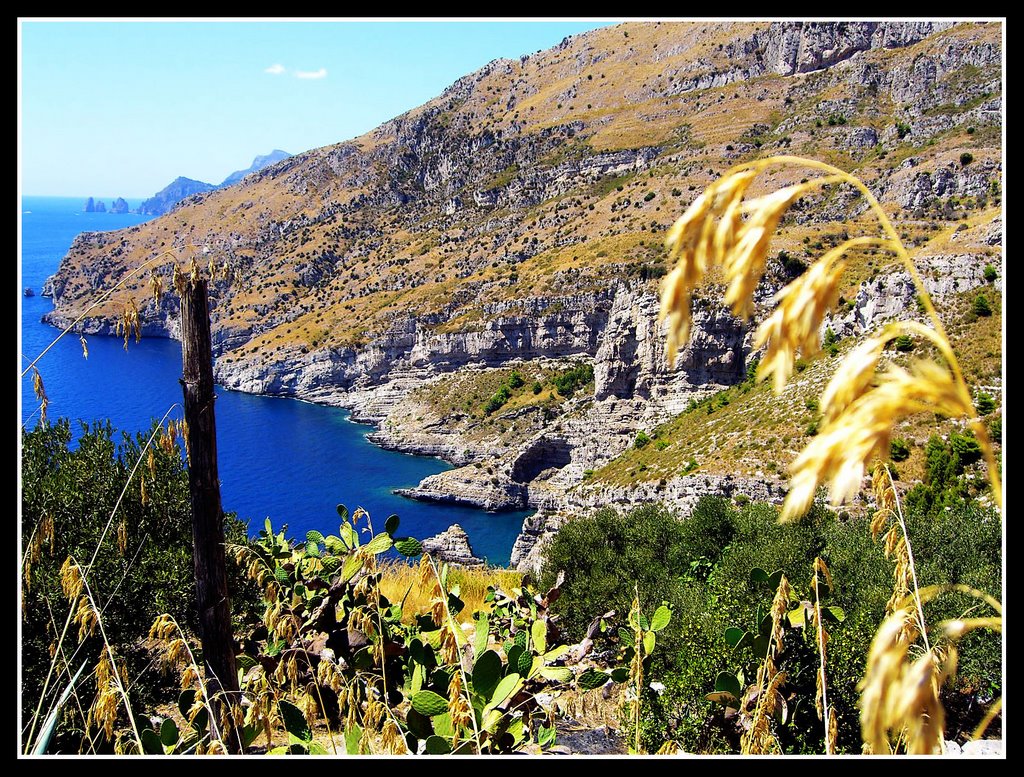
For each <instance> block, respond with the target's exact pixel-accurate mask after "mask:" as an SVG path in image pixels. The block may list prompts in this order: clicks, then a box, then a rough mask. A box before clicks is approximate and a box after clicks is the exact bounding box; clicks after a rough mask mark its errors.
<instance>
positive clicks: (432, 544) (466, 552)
mask: <svg viewBox="0 0 1024 777" xmlns="http://www.w3.org/2000/svg"><path fill="white" fill-rule="evenodd" d="M423 550H424V551H425V552H426V553H429V554H430V555H431V556H433V557H434V558H436V559H440V560H441V561H444V562H446V563H448V564H455V565H458V566H460V567H482V566H484V564H485V562H484V560H483V559H480V558H477V557H476V556H474V555H473V548H472V546H470V544H469V536H468V535H467V534H466V530H465V529H463V528H462V527H461V526H459V524H457V523H453V524H452V525H451V526H449V527H448V528H447V529H446V530H445V531H443V532H441V533H440V534H435V535H434V536H433V537H427V538H426V539H425V540H423Z"/></svg>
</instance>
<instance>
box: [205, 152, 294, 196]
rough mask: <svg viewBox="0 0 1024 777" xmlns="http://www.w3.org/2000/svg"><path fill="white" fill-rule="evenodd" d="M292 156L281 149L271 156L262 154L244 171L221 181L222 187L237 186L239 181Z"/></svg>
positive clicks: (234, 173)
mask: <svg viewBox="0 0 1024 777" xmlns="http://www.w3.org/2000/svg"><path fill="white" fill-rule="evenodd" d="M290 156H291V154H289V153H288V152H287V151H282V150H281V149H279V148H275V149H274V150H273V151H271V152H270V153H269V154H261V155H260V156H258V157H256V158H255V159H253V160H252V164H251V165H249V166H248V167H247V168H245V169H244V170H235V172H233V173H231V174H230V175H229V176H228V177H227V178H225V179H224V180H223V181H221V182H220V185H221V186H222V187H224V186H232V185H233V184H236V183H238V182H239V181H241V180H242V179H243V178H245V176H247V175H249V174H250V173H255V172H256V171H258V170H262V169H263V168H264V167H268V166H269V165H272V164H274V163H275V162H280V161H281V160H282V159H287V158H288V157H290Z"/></svg>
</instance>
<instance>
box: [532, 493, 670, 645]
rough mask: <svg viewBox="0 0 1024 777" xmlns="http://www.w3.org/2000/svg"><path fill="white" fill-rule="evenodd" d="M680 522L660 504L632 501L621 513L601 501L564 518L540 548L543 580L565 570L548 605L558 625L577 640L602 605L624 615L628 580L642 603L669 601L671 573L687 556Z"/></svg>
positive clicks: (629, 592) (628, 598) (603, 609)
mask: <svg viewBox="0 0 1024 777" xmlns="http://www.w3.org/2000/svg"><path fill="white" fill-rule="evenodd" d="M685 526H686V524H685V522H682V521H679V520H677V519H676V518H675V517H674V516H673V515H672V514H671V513H669V512H668V510H666V509H665V508H664V507H663V506H661V505H644V506H642V507H637V508H635V509H633V510H632V511H630V512H629V513H628V514H627V515H622V514H620V513H618V512H617V511H616V510H615V509H613V508H611V507H604V508H602V509H600V510H598V511H597V512H595V513H593V514H592V515H589V516H582V517H574V518H570V519H569V520H567V521H566V522H565V524H563V525H562V527H561V528H560V529H559V530H558V533H557V534H556V535H555V537H554V539H553V540H552V541H551V543H550V544H549V545H548V547H547V548H546V550H545V553H544V562H543V569H542V574H541V584H542V586H547V585H549V584H550V583H552V582H553V581H554V580H555V577H556V576H557V574H558V572H559V570H564V572H565V575H566V576H565V582H564V583H563V586H562V595H561V597H560V598H559V599H558V601H557V602H556V603H555V605H554V610H555V611H556V612H558V613H559V615H560V617H561V621H560V626H561V628H563V629H564V630H565V631H566V632H567V633H568V634H569V636H570V638H571V639H572V640H574V641H578V640H580V639H582V638H583V636H584V635H585V633H586V629H587V626H588V625H589V624H590V622H591V620H592V619H593V618H595V617H596V616H598V615H601V614H602V613H604V612H607V611H608V610H615V611H616V612H618V613H620V614H621V615H622V616H625V613H627V612H629V607H630V603H631V602H632V600H633V584H634V583H635V584H636V585H637V586H638V589H639V592H640V602H641V605H642V606H648V605H649V604H650V603H658V602H661V601H662V600H663V599H668V600H669V601H671V600H672V597H671V595H670V594H671V592H672V590H673V589H674V586H675V580H674V577H675V576H676V575H678V574H679V573H680V572H681V571H682V570H683V569H685V568H686V566H687V563H688V560H689V559H688V553H687V548H686V546H685V545H684V544H683V538H684V537H685V536H686V529H685ZM673 620H674V619H673ZM670 628H671V627H670Z"/></svg>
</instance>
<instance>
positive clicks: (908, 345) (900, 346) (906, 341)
mask: <svg viewBox="0 0 1024 777" xmlns="http://www.w3.org/2000/svg"><path fill="white" fill-rule="evenodd" d="M894 343H895V346H896V350H897V351H899V352H900V353H907V352H909V351H913V350H914V339H913V338H912V337H911V336H910V335H900V336H899V337H897V338H896V340H895V341H894Z"/></svg>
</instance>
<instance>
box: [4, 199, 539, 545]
mask: <svg viewBox="0 0 1024 777" xmlns="http://www.w3.org/2000/svg"><path fill="white" fill-rule="evenodd" d="M85 199H86V198H85V197H81V198H67V197H25V198H23V199H22V217H21V218H22V281H21V286H22V288H24V287H25V286H29V287H31V288H32V289H33V290H34V291H35V292H36V296H35V297H22V298H21V302H22V306H23V307H22V314H21V333H22V344H21V352H22V354H24V355H25V356H27V357H28V358H29V359H32V358H35V356H36V355H37V354H39V353H40V352H41V351H42V350H43V349H44V348H45V347H46V346H47V345H48V344H49V343H50V341H52V340H53V338H54V337H55V336H56V335H57V334H58V330H56V329H54V328H53V327H50V326H47V325H46V324H43V323H41V322H40V317H41V316H42V315H43V314H44V313H45V312H47V311H48V310H50V309H51V307H52V306H51V304H50V300H49V299H44V298H43V297H41V296H39V293H40V291H41V289H42V286H43V281H45V280H46V278H47V276H49V275H52V274H53V273H54V272H55V271H56V269H57V266H58V265H59V264H60V260H61V257H63V256H64V254H65V253H66V251H67V249H68V247H69V246H70V244H71V241H72V240H73V239H74V237H75V235H77V234H78V233H79V232H83V231H87V230H107V229H120V228H122V227H127V226H131V225H133V224H139V223H141V222H143V221H146V220H147V217H144V216H137V215H133V214H126V215H114V214H110V213H82V212H81V209H82V206H83V205H84V203H85ZM104 199H106V200H107V202H108V205H109V201H110V199H111V198H104ZM129 204H130V205H131V206H132V207H135V206H137V205H138V202H133V201H130V202H129ZM21 291H22V289H19V290H18V293H19V295H20V294H21ZM87 340H88V344H89V358H88V360H86V359H84V358H83V357H82V348H81V345H80V344H79V341H78V337H77V336H75V335H68V336H66V337H64V338H63V339H62V340H61V341H60V342H59V343H57V345H56V346H55V347H54V348H53V349H52V350H51V351H50V352H49V353H48V354H47V355H46V356H44V357H43V359H42V360H41V361H40V362H39V365H38V366H39V371H40V373H41V375H42V378H43V382H44V384H45V386H46V393H47V395H48V396H49V399H50V406H49V411H48V413H49V416H50V418H51V419H55V418H58V417H67V418H70V419H71V420H72V422H73V424H72V425H73V426H74V421H76V420H77V419H82V420H90V421H91V420H94V419H101V418H109V419H110V421H111V423H112V424H113V425H114V427H115V428H116V429H119V430H122V431H128V432H133V433H134V432H136V431H138V430H142V429H146V428H148V427H149V425H150V422H151V420H152V419H154V418H156V419H159V418H161V417H162V416H163V415H164V413H166V412H167V411H168V409H170V408H172V406H175V405H176V404H177V406H176V407H173V410H172V417H174V418H180V417H181V408H180V402H181V387H180V386H179V384H178V378H180V377H181V350H180V346H179V345H178V343H177V342H176V341H173V340H162V339H156V338H143V340H142V342H141V343H139V344H138V345H136V344H135V342H134V341H132V342H131V344H130V345H129V350H128V352H127V353H125V351H124V349H123V344H122V341H121V340H120V339H118V338H112V337H88V338H87ZM27 363H28V362H27V361H25V360H23V361H22V365H23V366H24V365H25V364H27ZM21 396H22V413H21V421H22V423H23V424H25V423H26V422H27V423H28V424H29V425H34V424H35V423H36V419H37V418H38V403H37V402H36V400H35V397H34V395H33V393H32V381H31V379H30V378H28V377H26V378H25V379H23V380H22V388H21ZM216 412H217V448H218V455H219V467H220V478H221V493H222V497H223V503H224V509H225V510H234V511H236V512H237V513H238V515H239V517H240V518H242V519H243V520H249V521H250V528H251V531H252V532H253V533H255V532H256V531H258V529H259V528H261V527H262V525H263V519H264V518H265V517H269V518H270V519H271V520H272V521H273V523H274V525H275V526H279V525H280V524H282V523H287V524H288V526H289V534H290V535H292V536H304V535H305V533H306V531H307V530H309V529H318V530H320V531H322V532H324V533H325V534H326V533H328V532H336V531H337V529H338V526H337V513H336V512H335V505H337V504H338V503H339V502H340V503H344V504H346V505H348V507H349V509H350V510H352V509H354V508H355V507H357V506H362V507H364V508H366V509H367V510H368V511H369V512H370V515H371V517H372V518H373V519H374V523H375V525H377V526H382V525H383V521H384V518H385V517H387V516H388V515H390V514H391V513H398V515H399V516H400V517H401V519H402V527H401V531H402V533H403V534H409V535H412V536H414V537H421V538H422V537H427V536H430V535H432V534H436V533H437V532H440V531H444V529H446V528H447V527H448V526H450V525H451V524H453V523H458V524H461V526H462V527H463V528H464V529H465V530H466V532H467V533H468V534H469V538H470V542H471V544H472V545H473V549H474V551H475V552H476V554H477V555H478V556H482V557H486V558H487V559H488V561H490V562H491V563H495V564H506V563H508V560H509V554H510V553H511V550H512V544H513V542H514V541H515V538H516V534H517V533H518V532H519V529H520V527H521V526H522V522H523V518H524V517H525V516H526V515H527V513H526V512H508V513H486V512H484V511H482V510H475V509H472V508H467V507H454V506H448V505H437V504H429V503H422V502H416V501H413V500H409V499H404V498H402V497H399V496H396V495H394V494H392V493H391V489H393V488H399V487H409V486H414V485H416V484H417V483H418V482H419V481H420V480H421V479H422V478H424V477H426V476H427V475H431V474H434V473H436V472H441V471H442V470H445V469H448V468H449V465H448V464H446V463H445V462H443V461H440V460H439V459H433V458H429V457H424V456H409V455H407V454H403V453H394V452H392V451H385V450H382V449H380V448H378V447H376V446H374V445H371V444H370V443H368V442H367V441H366V439H365V437H364V435H365V434H366V433H367V432H368V431H370V428H369V427H366V426H362V425H359V424H355V423H352V422H350V421H349V420H348V413H347V411H344V410H340V409H337V408H329V407H321V406H319V405H312V404H309V403H306V402H299V401H296V400H292V399H280V398H272V397H259V396H253V395H250V394H242V393H239V392H233V391H228V390H226V389H224V388H219V389H218V394H217V407H216Z"/></svg>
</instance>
